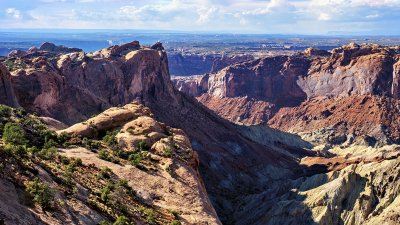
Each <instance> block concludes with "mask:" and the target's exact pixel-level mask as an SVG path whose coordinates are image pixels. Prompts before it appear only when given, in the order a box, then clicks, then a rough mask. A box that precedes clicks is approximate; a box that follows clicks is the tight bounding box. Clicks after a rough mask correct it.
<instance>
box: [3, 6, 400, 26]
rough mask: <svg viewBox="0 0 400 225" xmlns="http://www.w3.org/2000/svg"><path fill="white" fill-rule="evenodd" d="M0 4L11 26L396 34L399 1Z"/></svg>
mask: <svg viewBox="0 0 400 225" xmlns="http://www.w3.org/2000/svg"><path fill="white" fill-rule="evenodd" d="M0 8H2V9H6V13H5V14H4V15H6V17H7V19H10V18H12V19H14V20H15V21H20V22H19V23H17V22H15V23H13V24H11V23H5V24H6V25H8V26H14V27H29V26H31V24H39V25H40V26H44V27H60V26H61V27H68V28H130V29H132V28H133V29H135V28H137V29H173V30H202V31H206V30H210V31H235V32H261V33H262V32H268V33H286V32H291V33H293V32H301V33H328V32H329V31H330V30H338V29H339V28H340V30H343V29H348V30H350V29H353V30H354V29H360V30H362V31H364V30H369V31H371V32H373V31H374V30H375V32H377V30H380V31H381V30H382V29H383V28H385V29H386V30H388V32H389V33H397V34H400V30H399V29H400V28H397V27H398V26H397V21H398V20H399V19H400V0H149V1H134V0H132V1H126V0H29V1H26V0H13V1H0ZM30 16H31V17H30ZM33 18H35V20H36V21H35V23H33V22H32V20H33ZM2 19H4V18H1V14H0V22H2V21H1V20H2Z"/></svg>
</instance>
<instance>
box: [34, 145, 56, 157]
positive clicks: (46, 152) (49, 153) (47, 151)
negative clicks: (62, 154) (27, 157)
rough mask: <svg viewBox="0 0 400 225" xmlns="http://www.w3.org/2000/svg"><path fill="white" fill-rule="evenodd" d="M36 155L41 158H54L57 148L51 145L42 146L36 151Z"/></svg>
mask: <svg viewBox="0 0 400 225" xmlns="http://www.w3.org/2000/svg"><path fill="white" fill-rule="evenodd" d="M38 155H39V156H40V157H42V158H43V159H47V160H50V159H54V157H55V156H56V155H57V148H55V147H51V148H43V149H42V150H40V151H39V152H38Z"/></svg>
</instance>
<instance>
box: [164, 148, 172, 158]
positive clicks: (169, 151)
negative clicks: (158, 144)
mask: <svg viewBox="0 0 400 225" xmlns="http://www.w3.org/2000/svg"><path fill="white" fill-rule="evenodd" d="M164 155H165V156H166V157H171V155H172V150H171V148H170V147H166V148H164Z"/></svg>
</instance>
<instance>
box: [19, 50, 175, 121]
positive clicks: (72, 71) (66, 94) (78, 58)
mask: <svg viewBox="0 0 400 225" xmlns="http://www.w3.org/2000/svg"><path fill="white" fill-rule="evenodd" d="M36 54H39V55H40V56H36ZM43 54H44V55H46V54H47V52H44V53H43ZM116 55H118V56H116ZM25 59H26V60H29V61H31V62H32V63H31V64H28V67H27V68H26V69H19V70H16V71H14V72H13V77H12V83H13V84H14V87H15V89H16V93H17V94H16V95H17V98H18V100H19V102H20V104H21V106H22V107H24V108H26V109H28V110H29V111H31V112H34V111H36V112H39V113H40V114H43V115H46V116H49V117H52V118H55V119H58V120H61V121H63V122H66V123H68V124H71V123H75V122H78V121H81V120H82V119H85V118H87V117H88V116H91V115H93V114H96V113H98V112H100V111H102V110H104V109H106V108H108V107H110V106H112V105H124V104H127V103H129V102H130V101H132V100H134V99H136V98H138V99H141V98H144V97H145V96H152V97H155V98H157V97H158V96H170V97H171V95H169V93H170V92H171V90H172V88H173V87H172V85H170V82H169V75H168V67H167V63H166V62H167V58H166V54H165V52H164V51H163V50H160V51H157V50H153V49H150V48H140V46H138V43H136V45H133V46H132V45H131V44H128V45H127V46H115V47H111V48H109V49H105V50H103V51H99V52H95V53H90V54H86V53H83V52H74V53H69V54H61V55H57V56H53V57H50V58H49V57H46V56H42V55H41V53H40V52H36V53H35V54H34V55H27V56H25Z"/></svg>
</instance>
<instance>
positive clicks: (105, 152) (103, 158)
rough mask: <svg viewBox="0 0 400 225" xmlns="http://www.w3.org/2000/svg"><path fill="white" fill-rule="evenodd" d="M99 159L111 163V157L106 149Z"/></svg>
mask: <svg viewBox="0 0 400 225" xmlns="http://www.w3.org/2000/svg"><path fill="white" fill-rule="evenodd" d="M97 157H99V159H102V160H106V161H111V156H110V154H109V153H108V151H107V150H106V149H101V150H100V151H99V153H98V154H97Z"/></svg>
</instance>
